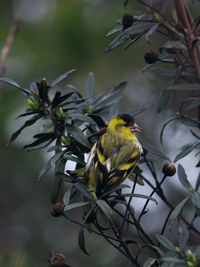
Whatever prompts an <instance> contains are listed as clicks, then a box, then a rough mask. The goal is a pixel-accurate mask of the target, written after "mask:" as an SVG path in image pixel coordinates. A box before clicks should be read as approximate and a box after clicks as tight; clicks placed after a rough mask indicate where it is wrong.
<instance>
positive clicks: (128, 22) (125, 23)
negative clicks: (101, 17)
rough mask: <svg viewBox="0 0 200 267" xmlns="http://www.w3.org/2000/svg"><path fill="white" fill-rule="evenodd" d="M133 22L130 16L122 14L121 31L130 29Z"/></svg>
mask: <svg viewBox="0 0 200 267" xmlns="http://www.w3.org/2000/svg"><path fill="white" fill-rule="evenodd" d="M133 22H134V17H133V16H132V15H131V14H128V13H126V14H124V16H123V17H122V25H123V30H125V29H127V28H129V27H131V26H132V25H133Z"/></svg>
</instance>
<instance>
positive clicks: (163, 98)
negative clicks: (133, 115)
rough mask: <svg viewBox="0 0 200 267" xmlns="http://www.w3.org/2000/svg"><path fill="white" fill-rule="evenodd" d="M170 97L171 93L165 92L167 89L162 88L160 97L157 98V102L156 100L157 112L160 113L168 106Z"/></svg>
mask: <svg viewBox="0 0 200 267" xmlns="http://www.w3.org/2000/svg"><path fill="white" fill-rule="evenodd" d="M170 95H171V92H170V91H169V90H167V88H163V89H162V91H161V93H160V96H159V100H158V106H157V112H158V113H159V112H161V111H162V110H163V109H164V108H165V107H166V105H167V104H168V102H169V100H170Z"/></svg>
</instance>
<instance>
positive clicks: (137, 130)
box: [131, 123, 142, 133]
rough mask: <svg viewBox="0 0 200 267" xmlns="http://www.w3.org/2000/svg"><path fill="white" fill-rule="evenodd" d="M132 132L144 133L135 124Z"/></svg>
mask: <svg viewBox="0 0 200 267" xmlns="http://www.w3.org/2000/svg"><path fill="white" fill-rule="evenodd" d="M131 131H132V132H139V133H141V132H142V129H141V128H140V127H139V126H138V125H137V124H136V123H134V124H133V126H132V127H131Z"/></svg>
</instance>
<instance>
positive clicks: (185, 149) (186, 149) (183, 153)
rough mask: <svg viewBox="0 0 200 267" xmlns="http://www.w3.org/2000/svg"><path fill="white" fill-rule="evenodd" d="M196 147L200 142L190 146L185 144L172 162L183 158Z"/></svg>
mask: <svg viewBox="0 0 200 267" xmlns="http://www.w3.org/2000/svg"><path fill="white" fill-rule="evenodd" d="M198 145H200V141H197V142H195V143H192V144H187V145H185V146H183V147H182V148H181V152H180V153H178V154H177V155H176V157H175V159H174V162H176V161H178V160H179V159H182V158H184V157H185V156H187V155H188V154H189V153H190V152H192V151H193V150H194V149H195V148H196V147H197V146H198Z"/></svg>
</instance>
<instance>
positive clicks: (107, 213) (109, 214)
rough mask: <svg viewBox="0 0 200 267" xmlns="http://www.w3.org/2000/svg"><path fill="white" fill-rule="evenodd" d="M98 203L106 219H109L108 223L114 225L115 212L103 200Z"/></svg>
mask: <svg viewBox="0 0 200 267" xmlns="http://www.w3.org/2000/svg"><path fill="white" fill-rule="evenodd" d="M96 203H97V205H98V206H99V208H100V210H101V211H102V212H103V214H104V215H105V217H106V218H107V219H108V221H109V222H110V223H111V224H114V223H115V220H114V215H113V211H112V209H111V207H110V206H109V205H108V204H107V203H106V202H105V201H104V200H102V199H98V200H97V201H96Z"/></svg>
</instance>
